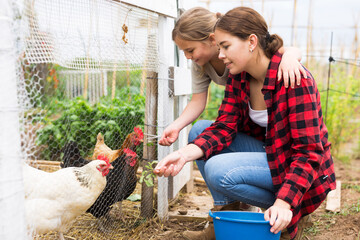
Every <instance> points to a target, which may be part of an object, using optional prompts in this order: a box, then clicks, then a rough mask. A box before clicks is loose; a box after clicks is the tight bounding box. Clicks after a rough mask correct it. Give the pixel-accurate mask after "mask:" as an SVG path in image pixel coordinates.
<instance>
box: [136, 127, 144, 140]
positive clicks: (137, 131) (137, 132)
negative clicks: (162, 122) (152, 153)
mask: <svg viewBox="0 0 360 240" xmlns="http://www.w3.org/2000/svg"><path fill="white" fill-rule="evenodd" d="M134 132H136V134H137V135H138V138H139V139H141V140H143V138H144V133H143V131H142V129H141V128H138V127H134Z"/></svg>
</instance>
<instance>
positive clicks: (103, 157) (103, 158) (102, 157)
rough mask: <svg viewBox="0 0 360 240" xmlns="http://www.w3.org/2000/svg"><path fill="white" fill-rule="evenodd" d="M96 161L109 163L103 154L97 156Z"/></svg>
mask: <svg viewBox="0 0 360 240" xmlns="http://www.w3.org/2000/svg"><path fill="white" fill-rule="evenodd" d="M97 159H98V160H103V161H105V162H107V163H109V159H108V158H107V157H106V156H105V155H103V154H101V155H99V156H98V157H97Z"/></svg>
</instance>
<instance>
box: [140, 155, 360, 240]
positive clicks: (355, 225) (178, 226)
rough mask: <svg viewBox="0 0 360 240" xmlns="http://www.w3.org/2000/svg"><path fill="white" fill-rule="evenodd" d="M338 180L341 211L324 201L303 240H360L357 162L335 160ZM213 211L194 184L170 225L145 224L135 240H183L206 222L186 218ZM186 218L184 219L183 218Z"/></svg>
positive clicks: (174, 211)
mask: <svg viewBox="0 0 360 240" xmlns="http://www.w3.org/2000/svg"><path fill="white" fill-rule="evenodd" d="M335 169H336V175H337V180H341V182H342V189H341V211H340V212H339V213H332V212H328V211H326V210H325V206H326V201H324V202H323V203H322V205H321V206H320V207H319V208H318V209H317V210H316V211H315V212H314V213H313V214H311V217H312V226H311V227H309V228H307V229H305V233H304V235H303V237H302V239H303V240H305V239H307V240H308V239H311V240H325V239H326V240H329V239H336V240H358V239H360V160H352V161H351V163H349V164H344V163H342V162H340V161H338V160H335ZM211 207H212V199H211V197H210V194H209V191H208V190H207V188H206V185H205V184H203V183H199V182H197V183H195V189H194V192H192V193H181V194H180V195H179V197H178V198H177V199H176V200H175V201H174V202H172V204H171V206H170V213H171V215H172V216H173V215H176V214H177V215H178V216H179V217H171V218H170V220H169V221H167V222H164V223H160V222H158V221H153V222H148V223H147V224H148V226H147V227H145V228H143V230H142V231H141V232H139V236H137V237H139V238H137V239H169V240H170V239H184V238H183V237H182V232H184V231H185V230H201V229H203V228H204V226H205V224H206V220H205V219H201V218H195V217H189V218H188V219H185V218H186V216H194V215H196V214H194V212H196V211H198V212H200V214H198V215H200V216H204V215H206V214H207V212H208V210H209V208H211ZM184 216H185V217H184Z"/></svg>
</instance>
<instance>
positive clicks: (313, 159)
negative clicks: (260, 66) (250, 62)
mask: <svg viewBox="0 0 360 240" xmlns="http://www.w3.org/2000/svg"><path fill="white" fill-rule="evenodd" d="M301 82H302V84H301V86H299V87H296V88H295V89H293V90H291V89H288V90H286V91H287V95H288V98H287V104H288V121H289V124H290V134H291V139H292V144H291V151H292V155H291V161H290V162H291V164H290V166H289V171H288V172H287V174H286V176H285V179H284V182H283V185H282V187H281V188H280V190H279V191H278V193H277V198H280V199H283V200H285V201H286V202H288V203H290V204H291V205H292V207H294V208H295V207H296V206H298V205H299V203H300V201H301V199H302V197H303V195H304V194H305V193H306V192H307V191H308V189H309V188H310V186H311V185H312V183H313V181H314V179H316V178H317V172H318V171H319V168H320V165H321V161H322V160H323V157H322V153H323V152H324V149H323V145H322V143H321V138H320V125H321V123H320V121H321V118H320V116H319V115H321V109H320V96H319V92H318V91H317V88H316V84H315V81H314V79H313V78H312V77H311V75H310V74H309V75H308V77H307V78H306V79H302V80H301ZM279 134H281V133H279Z"/></svg>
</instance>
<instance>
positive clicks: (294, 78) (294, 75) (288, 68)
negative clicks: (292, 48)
mask: <svg viewBox="0 0 360 240" xmlns="http://www.w3.org/2000/svg"><path fill="white" fill-rule="evenodd" d="M301 75H303V76H306V75H307V74H306V70H305V69H304V67H303V66H302V65H301V64H300V62H299V61H298V60H297V58H296V56H294V55H292V54H291V53H289V51H287V52H284V54H283V57H282V59H281V62H280V65H279V69H278V75H277V78H278V81H280V80H281V79H283V81H284V86H285V87H286V88H288V87H289V82H290V86H291V88H294V87H295V82H296V84H297V85H300V82H301Z"/></svg>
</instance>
